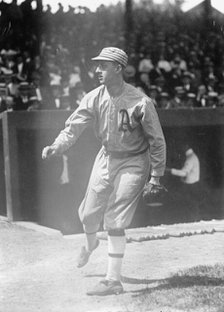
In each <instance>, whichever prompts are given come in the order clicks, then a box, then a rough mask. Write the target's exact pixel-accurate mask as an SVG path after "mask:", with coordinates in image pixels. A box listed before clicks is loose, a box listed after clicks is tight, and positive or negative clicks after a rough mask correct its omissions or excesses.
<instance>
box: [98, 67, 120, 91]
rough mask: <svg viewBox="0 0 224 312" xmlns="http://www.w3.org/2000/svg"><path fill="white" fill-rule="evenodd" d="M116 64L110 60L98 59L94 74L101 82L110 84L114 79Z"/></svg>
mask: <svg viewBox="0 0 224 312" xmlns="http://www.w3.org/2000/svg"><path fill="white" fill-rule="evenodd" d="M118 66H120V65H118V64H116V63H114V62H110V61H98V62H97V65H96V69H95V72H96V75H97V78H98V79H99V82H100V83H101V84H105V85H111V84H113V82H114V81H115V80H116V77H117V68H118Z"/></svg>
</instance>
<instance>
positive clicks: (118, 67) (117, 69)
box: [115, 64, 122, 73]
mask: <svg viewBox="0 0 224 312" xmlns="http://www.w3.org/2000/svg"><path fill="white" fill-rule="evenodd" d="M115 71H116V73H120V72H121V71H122V66H121V64H117V66H116V69H115Z"/></svg>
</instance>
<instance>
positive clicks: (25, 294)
mask: <svg viewBox="0 0 224 312" xmlns="http://www.w3.org/2000/svg"><path fill="white" fill-rule="evenodd" d="M133 232H134V231H133ZM83 243H84V236H83V235H82V234H77V235H72V236H63V235H47V234H44V233H42V232H38V231H34V230H30V229H27V228H23V227H21V226H17V225H14V224H11V223H8V222H0V312H28V311H29V312H37V311H38V312H62V311H63V312H96V311H97V312H142V311H143V310H142V308H141V306H140V305H139V302H137V299H136V298H137V296H136V295H137V294H140V293H141V292H143V291H144V290H145V289H146V288H151V289H152V290H156V289H157V287H158V285H159V284H160V283H162V282H163V280H164V279H165V278H167V277H169V276H170V274H172V273H175V272H177V271H178V270H181V269H186V268H190V267H193V266H196V265H201V264H207V265H212V264H215V263H221V262H222V263H223V257H224V249H223V246H224V233H223V232H222V231H220V232H216V233H213V234H203V235H192V236H184V237H170V238H168V239H158V240H146V241H142V242H131V243H128V244H127V247H126V255H125V258H124V263H123V274H122V276H123V278H122V279H123V286H124V289H125V293H124V294H121V295H118V296H115V295H113V296H107V297H88V296H86V290H87V289H89V288H92V287H94V285H95V284H96V283H97V282H98V281H99V280H100V279H102V278H103V277H104V276H105V273H106V265H107V241H106V240H100V246H99V247H98V249H97V250H96V251H95V252H94V254H92V256H91V259H90V262H89V263H88V264H87V265H86V266H85V267H84V268H82V269H78V268H76V257H77V254H78V253H79V250H80V247H81V245H82V244H83ZM162 309H163V307H160V306H159V305H158V306H156V307H154V309H153V310H152V309H150V310H148V312H149V311H150V312H154V311H157V312H158V311H163V312H170V311H171V310H162ZM144 311H145V310H144ZM173 311H174V310H173ZM173 311H172V312H173ZM175 312H176V310H175Z"/></svg>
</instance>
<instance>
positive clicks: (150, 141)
mask: <svg viewBox="0 0 224 312" xmlns="http://www.w3.org/2000/svg"><path fill="white" fill-rule="evenodd" d="M89 125H93V126H94V129H95V132H96V136H97V137H98V138H99V139H100V140H101V142H102V144H103V146H104V147H105V149H106V150H107V151H108V152H121V153H122V152H130V153H139V152H141V151H143V150H145V149H147V147H150V157H151V168H152V170H151V175H154V176H162V175H163V173H164V169H165V163H166V144H165V140H164V136H163V132H162V128H161V125H160V122H159V119H158V115H157V112H156V109H155V107H154V105H153V103H152V100H151V99H150V98H148V97H147V96H146V95H145V94H143V93H142V92H140V91H139V90H137V89H136V88H134V87H133V86H131V85H129V84H127V83H124V86H123V89H122V92H121V94H120V95H119V96H118V97H116V98H111V96H110V95H109V93H108V91H107V88H106V87H105V86H104V85H102V86H100V87H98V88H96V89H94V90H92V91H91V92H89V93H88V94H86V95H85V96H84V98H83V99H82V101H81V104H80V106H79V107H78V108H77V109H76V110H75V111H74V113H73V114H72V115H71V116H70V117H69V118H68V120H67V121H66V123H65V129H64V130H62V131H61V132H60V134H59V136H58V137H57V138H56V140H55V141H54V143H53V144H54V145H56V146H57V148H58V149H60V151H62V152H63V151H65V150H67V149H68V148H69V147H70V146H71V145H72V144H74V143H75V141H76V140H77V139H78V137H79V136H80V135H81V133H82V132H83V131H84V130H85V128H86V127H87V126H89Z"/></svg>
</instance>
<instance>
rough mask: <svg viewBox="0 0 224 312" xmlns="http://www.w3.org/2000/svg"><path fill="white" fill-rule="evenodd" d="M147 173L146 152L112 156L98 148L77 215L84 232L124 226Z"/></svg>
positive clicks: (147, 159)
mask: <svg viewBox="0 0 224 312" xmlns="http://www.w3.org/2000/svg"><path fill="white" fill-rule="evenodd" d="M148 176H149V154H148V151H147V152H145V153H144V154H139V155H136V156H131V157H126V158H113V157H112V156H110V155H109V154H107V153H106V152H105V150H104V148H102V149H101V150H100V151H99V153H98V155H97V157H96V159H95V163H94V165H93V169H92V173H91V176H90V180H89V184H88V187H87V190H86V194H85V197H84V199H83V201H82V203H81V205H80V207H79V216H80V220H81V222H82V223H83V224H84V226H85V230H86V232H87V233H92V232H96V231H97V230H98V229H99V226H100V223H101V221H102V220H103V221H104V229H105V230H110V229H125V228H127V227H128V226H129V224H130V223H131V221H132V218H133V215H134V213H135V210H136V207H137V205H138V201H139V198H140V195H141V193H142V190H143V187H144V185H145V183H146V181H147V179H148Z"/></svg>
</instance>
